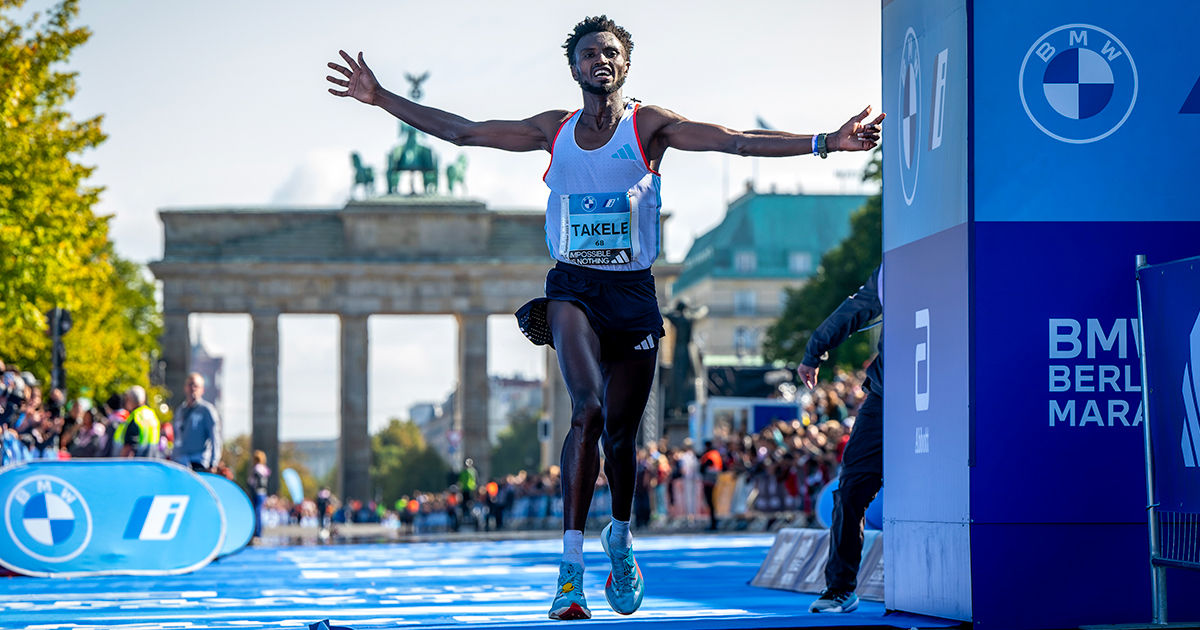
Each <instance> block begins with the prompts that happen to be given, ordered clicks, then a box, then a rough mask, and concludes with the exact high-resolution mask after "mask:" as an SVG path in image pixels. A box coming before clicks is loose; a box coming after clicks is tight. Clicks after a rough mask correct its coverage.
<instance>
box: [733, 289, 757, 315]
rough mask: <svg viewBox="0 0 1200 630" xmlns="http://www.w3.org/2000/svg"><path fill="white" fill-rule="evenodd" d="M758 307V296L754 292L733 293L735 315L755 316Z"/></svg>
mask: <svg viewBox="0 0 1200 630" xmlns="http://www.w3.org/2000/svg"><path fill="white" fill-rule="evenodd" d="M757 306H758V296H757V295H756V294H755V293H754V291H734V292H733V314H734V315H750V316H753V315H754V313H755V311H756V310H757V309H756V307H757Z"/></svg>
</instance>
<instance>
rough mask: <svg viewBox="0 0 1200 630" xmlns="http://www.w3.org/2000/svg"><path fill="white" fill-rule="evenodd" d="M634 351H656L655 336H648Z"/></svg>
mask: <svg viewBox="0 0 1200 630" xmlns="http://www.w3.org/2000/svg"><path fill="white" fill-rule="evenodd" d="M633 349H634V350H653V349H654V335H646V338H645V339H643V340H642V343H639V344H638V345H636V346H634V347H633Z"/></svg>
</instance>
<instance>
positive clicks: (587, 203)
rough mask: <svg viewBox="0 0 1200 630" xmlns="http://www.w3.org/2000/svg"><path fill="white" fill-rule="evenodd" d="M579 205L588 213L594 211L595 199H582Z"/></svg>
mask: <svg viewBox="0 0 1200 630" xmlns="http://www.w3.org/2000/svg"><path fill="white" fill-rule="evenodd" d="M581 203H582V205H583V209H584V210H587V211H588V212H591V211H592V210H595V209H596V198H595V197H593V196H591V195H588V196H586V197H584V198H583V201H582V202H581Z"/></svg>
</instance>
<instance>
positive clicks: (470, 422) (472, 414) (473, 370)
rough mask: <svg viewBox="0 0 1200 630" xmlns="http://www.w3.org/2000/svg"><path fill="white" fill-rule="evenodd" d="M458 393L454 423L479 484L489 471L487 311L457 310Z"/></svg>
mask: <svg viewBox="0 0 1200 630" xmlns="http://www.w3.org/2000/svg"><path fill="white" fill-rule="evenodd" d="M457 318H458V396H457V397H456V399H455V401H454V427H455V428H456V429H459V430H461V431H462V453H463V458H464V459H465V458H470V459H472V460H474V461H475V470H476V471H478V473H479V481H480V484H482V483H484V482H485V481H486V480H487V479H488V478H489V475H491V472H492V470H491V468H492V467H491V463H492V462H491V460H492V444H491V442H489V441H488V375H487V314H486V313H459V314H458V315H457Z"/></svg>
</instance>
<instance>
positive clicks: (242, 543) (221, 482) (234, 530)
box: [197, 472, 254, 558]
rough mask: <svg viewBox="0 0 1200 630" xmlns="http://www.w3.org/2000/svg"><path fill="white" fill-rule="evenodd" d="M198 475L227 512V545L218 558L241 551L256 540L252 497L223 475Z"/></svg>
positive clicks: (224, 545)
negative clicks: (251, 541)
mask: <svg viewBox="0 0 1200 630" xmlns="http://www.w3.org/2000/svg"><path fill="white" fill-rule="evenodd" d="M197 474H199V475H200V478H201V479H203V480H204V481H205V483H207V484H208V485H209V487H211V488H212V489H213V492H215V493H216V495H217V500H218V501H220V502H221V509H222V510H224V511H225V544H223V545H221V551H220V552H218V553H217V557H218V558H224V557H225V556H228V555H232V554H235V553H237V552H239V551H241V550H242V549H244V548H245V547H246V545H249V544H250V540H251V539H252V538H254V506H253V505H252V504H251V503H250V497H248V496H246V491H245V490H243V489H242V487H241V486H239V485H237V484H236V483H234V482H232V481H230V480H228V479H226V478H224V477H222V476H221V475H214V474H212V473H205V472H202V473H197Z"/></svg>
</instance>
